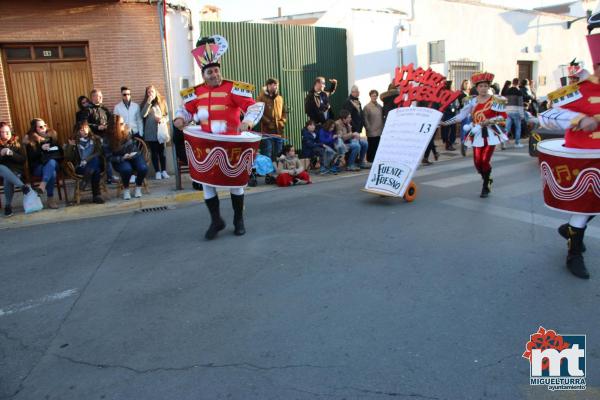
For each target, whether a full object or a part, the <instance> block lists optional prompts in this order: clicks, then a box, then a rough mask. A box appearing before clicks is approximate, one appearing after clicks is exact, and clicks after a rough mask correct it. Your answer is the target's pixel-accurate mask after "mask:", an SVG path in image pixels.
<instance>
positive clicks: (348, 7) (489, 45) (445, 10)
mask: <svg viewBox="0 0 600 400" xmlns="http://www.w3.org/2000/svg"><path fill="white" fill-rule="evenodd" d="M412 4H414V10H411V7H412ZM353 7H354V9H352V8H353ZM388 7H393V8H394V9H395V10H398V11H402V12H404V14H403V15H402V14H398V13H396V14H389V13H388V14H386V13H384V12H377V10H380V11H383V10H384V9H386V8H388ZM367 8H369V9H370V10H367ZM413 11H414V19H413V20H411V19H410V17H411V15H412V12H413ZM569 19H570V18H566V17H561V16H555V15H551V14H540V13H535V12H527V11H515V10H509V9H505V8H502V7H493V6H483V5H477V4H473V3H462V2H457V1H445V0H418V1H410V0H396V1H393V2H392V4H390V1H388V0H371V1H369V2H368V5H366V4H365V2H358V3H356V2H354V1H349V2H343V1H340V2H338V3H336V4H335V5H334V7H332V8H331V9H330V10H328V11H327V13H326V14H325V15H324V16H323V17H322V18H321V19H320V20H319V21H318V22H317V24H316V25H317V26H330V27H339V28H345V29H346V30H347V32H348V69H349V71H348V77H349V82H348V83H349V85H348V86H349V87H350V86H351V85H352V84H353V83H356V84H357V85H358V86H359V88H360V89H361V101H362V102H363V104H366V103H367V102H368V91H369V90H370V89H377V90H379V91H380V92H382V91H384V90H386V89H387V86H388V84H389V83H390V81H391V79H392V77H393V71H394V68H395V67H396V66H397V65H398V62H399V55H398V52H399V49H400V48H404V49H405V50H406V51H405V54H407V55H409V56H410V55H411V54H412V57H409V58H413V59H409V60H407V61H408V62H411V61H413V62H415V65H418V66H422V67H424V68H426V67H428V66H429V59H428V58H429V55H428V42H432V41H437V40H444V41H445V51H446V64H436V65H431V67H432V68H433V69H434V70H436V71H438V72H442V73H444V74H447V72H448V67H447V65H448V64H447V62H448V61H459V60H464V61H477V62H482V63H483V67H484V69H485V70H488V71H490V72H493V73H494V74H495V75H496V81H497V82H498V83H499V84H500V85H501V86H502V84H503V82H504V81H505V80H510V79H512V78H514V77H516V76H517V72H518V68H517V60H528V61H533V62H534V68H533V74H534V77H533V78H534V79H535V80H536V81H538V80H539V78H541V77H545V78H546V85H538V89H537V92H538V95H540V96H543V95H546V94H547V93H548V92H550V91H552V90H554V89H555V87H556V80H555V79H554V75H555V74H554V73H555V71H556V70H557V69H558V68H559V66H560V65H564V64H568V62H569V61H570V60H572V59H573V58H577V59H578V60H583V61H584V63H585V65H586V66H588V68H590V67H591V58H590V56H589V52H588V49H587V43H586V40H585V35H586V33H587V32H586V28H585V25H586V24H585V21H583V20H582V21H578V22H576V23H574V24H573V25H572V27H571V29H570V30H567V29H566V21H568V20H569ZM536 46H538V47H539V48H540V49H541V50H540V51H539V52H536ZM526 47H527V48H528V50H529V51H528V52H527V53H525V52H523V49H524V48H526Z"/></svg>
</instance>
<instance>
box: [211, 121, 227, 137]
mask: <svg viewBox="0 0 600 400" xmlns="http://www.w3.org/2000/svg"><path fill="white" fill-rule="evenodd" d="M210 130H211V131H212V133H217V134H219V133H223V132H225V131H226V130H227V123H226V122H225V121H211V122H210Z"/></svg>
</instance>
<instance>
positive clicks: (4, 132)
mask: <svg viewBox="0 0 600 400" xmlns="http://www.w3.org/2000/svg"><path fill="white" fill-rule="evenodd" d="M24 167H25V155H24V154H23V151H22V149H21V144H20V143H19V140H18V139H17V137H16V136H13V135H12V132H11V130H10V126H9V125H8V124H7V123H6V122H0V177H1V178H2V179H3V180H4V216H5V217H10V216H11V215H13V211H12V199H13V194H14V192H15V187H18V188H20V189H21V191H22V192H23V196H25V195H27V194H28V193H29V191H30V188H29V186H28V185H25V184H24V183H23V181H22V180H21V176H23V172H24Z"/></svg>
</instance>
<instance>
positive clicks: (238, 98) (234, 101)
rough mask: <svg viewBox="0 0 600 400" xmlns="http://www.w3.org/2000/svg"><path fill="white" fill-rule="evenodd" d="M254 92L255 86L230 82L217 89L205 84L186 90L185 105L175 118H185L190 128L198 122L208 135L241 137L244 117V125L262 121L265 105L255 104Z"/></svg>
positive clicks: (226, 81)
mask: <svg viewBox="0 0 600 400" xmlns="http://www.w3.org/2000/svg"><path fill="white" fill-rule="evenodd" d="M253 90H254V87H253V86H252V85H249V84H247V83H242V82H234V81H228V80H223V82H222V83H221V85H220V86H217V87H212V86H209V85H207V84H206V83H203V84H201V85H198V86H196V87H194V88H190V89H184V90H182V91H181V95H182V96H183V99H184V104H183V107H182V108H180V109H179V110H177V112H176V113H175V118H183V119H184V121H185V122H186V124H187V123H189V122H191V121H192V120H194V121H195V122H196V123H199V124H200V126H201V127H202V130H203V131H205V132H210V133H219V134H223V135H237V134H238V127H239V126H240V124H241V122H242V121H241V120H240V118H241V115H242V114H243V115H244V119H243V122H247V123H249V125H250V126H254V125H256V124H257V123H258V122H259V121H260V119H261V117H262V114H263V111H264V103H257V102H255V101H254V99H253V98H252V91H253Z"/></svg>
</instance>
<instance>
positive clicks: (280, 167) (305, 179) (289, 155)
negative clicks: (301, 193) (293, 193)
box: [277, 144, 311, 187]
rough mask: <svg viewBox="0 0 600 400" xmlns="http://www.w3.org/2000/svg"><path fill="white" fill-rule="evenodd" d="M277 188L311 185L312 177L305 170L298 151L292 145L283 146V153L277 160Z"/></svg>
mask: <svg viewBox="0 0 600 400" xmlns="http://www.w3.org/2000/svg"><path fill="white" fill-rule="evenodd" d="M277 173H278V175H277V186H281V187H285V186H291V185H304V184H308V183H311V182H310V175H308V172H306V171H305V170H304V168H303V167H302V164H301V163H300V159H299V158H298V156H297V155H296V149H294V146H292V145H290V144H286V145H285V146H283V153H282V154H281V156H280V157H279V158H278V159H277Z"/></svg>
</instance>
